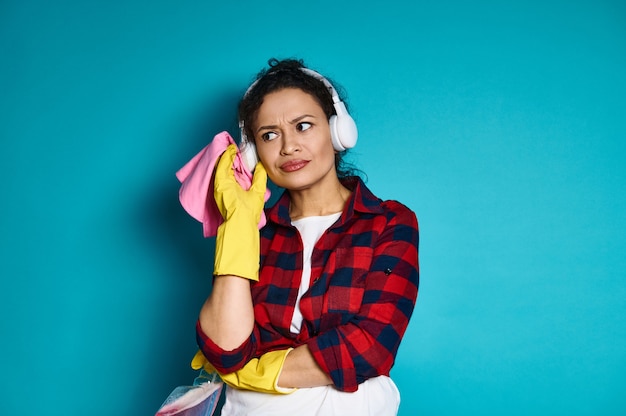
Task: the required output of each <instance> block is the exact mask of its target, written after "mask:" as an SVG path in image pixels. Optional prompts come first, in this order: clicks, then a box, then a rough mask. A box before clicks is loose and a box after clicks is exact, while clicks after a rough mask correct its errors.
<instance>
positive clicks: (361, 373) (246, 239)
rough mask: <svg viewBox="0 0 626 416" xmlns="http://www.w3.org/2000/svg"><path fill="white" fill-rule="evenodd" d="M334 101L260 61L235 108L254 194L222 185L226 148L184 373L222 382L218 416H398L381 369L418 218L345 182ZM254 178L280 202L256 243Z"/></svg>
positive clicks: (311, 82) (229, 181) (411, 297)
mask: <svg viewBox="0 0 626 416" xmlns="http://www.w3.org/2000/svg"><path fill="white" fill-rule="evenodd" d="M333 93H336V91H335V90H334V89H333V88H332V86H331V85H330V83H328V81H327V80H325V79H324V78H323V77H321V75H319V74H317V73H314V72H311V71H310V70H307V69H305V68H304V67H303V65H302V63H301V62H300V61H294V60H285V61H276V60H271V61H270V68H269V69H268V70H266V71H263V72H261V73H260V74H259V76H258V78H257V81H255V83H254V84H253V85H252V86H251V87H250V89H249V90H248V92H247V93H246V94H245V96H244V98H243V99H242V101H241V103H240V106H239V119H240V123H241V125H242V134H243V137H244V140H247V141H249V142H250V143H251V144H254V145H255V146H256V152H257V153H258V157H259V159H260V163H259V164H258V165H257V167H256V170H255V173H254V180H253V185H252V187H251V188H250V190H249V191H244V190H243V189H242V188H241V187H239V186H238V185H237V183H236V181H235V179H234V177H233V175H232V169H231V168H230V167H231V164H232V160H233V159H234V157H235V154H236V148H235V147H234V146H232V147H229V148H228V149H227V151H226V152H225V153H224V155H223V156H222V157H221V158H220V161H219V163H218V166H217V168H216V172H215V198H216V202H217V205H218V207H219V208H220V211H221V213H222V216H223V217H224V223H223V224H222V225H221V226H220V228H219V230H218V235H217V238H216V255H215V269H214V275H215V277H214V283H213V289H212V292H211V294H210V296H209V297H208V299H207V300H206V302H205V304H204V305H203V307H202V309H201V311H200V316H199V319H198V324H197V339H198V344H199V346H200V349H201V351H202V354H198V355H197V356H196V358H195V359H194V365H195V366H196V367H199V366H200V365H202V364H204V365H205V367H207V368H215V369H216V370H217V371H218V372H219V373H220V375H222V376H223V379H224V380H225V381H226V383H227V384H229V386H230V387H229V388H228V390H227V394H226V403H225V405H224V408H223V410H222V414H224V415H239V414H240V415H247V414H254V415H262V414H267V415H281V414H285V415H287V414H289V415H292V414H294V412H297V414H298V415H309V414H310V415H315V414H323V415H332V414H338V415H341V414H376V415H395V414H396V413H397V410H398V405H399V400H400V398H399V394H398V390H397V388H396V387H395V385H394V383H393V381H391V379H390V378H389V371H390V369H391V367H392V365H393V363H394V359H395V355H396V353H397V349H398V346H399V344H400V341H401V339H402V336H403V334H404V331H405V330H406V327H407V325H408V322H409V318H410V316H411V314H412V311H413V307H414V305H415V300H416V297H417V287H418V280H419V272H418V252H417V246H418V228H417V220H416V217H415V214H414V213H413V212H411V211H410V210H409V209H408V208H407V207H405V206H403V205H402V204H400V203H398V202H396V201H381V200H379V199H378V198H377V197H375V196H374V195H373V194H372V193H371V192H370V191H369V189H367V187H366V186H365V185H364V184H363V182H362V181H361V180H360V179H359V178H358V177H354V176H349V175H348V174H346V173H345V172H344V170H343V167H342V156H343V153H344V150H345V148H343V149H342V144H341V143H337V137H334V136H333V134H335V133H336V132H334V124H335V123H336V121H337V120H336V117H333V116H336V113H337V108H339V107H338V106H337V105H335V104H336V103H333ZM335 101H337V99H335ZM340 111H341V110H340ZM340 116H341V115H340ZM341 122H342V121H340V123H341ZM331 129H333V133H331ZM348 130H350V128H348ZM354 133H356V131H355V132H354ZM340 134H341V133H340ZM348 134H350V133H349V132H348ZM351 139H354V140H356V137H354V138H348V141H350V140H351ZM339 140H341V138H340V139H339ZM348 146H349V145H348ZM266 175H267V176H269V178H270V179H271V180H272V182H274V183H275V184H276V185H278V186H279V187H281V188H284V189H285V192H284V194H283V195H282V196H281V198H280V199H279V200H278V202H277V203H276V204H275V205H274V206H273V207H271V208H269V209H268V210H267V211H266V216H267V225H266V226H265V227H264V228H263V229H262V230H261V232H260V237H259V232H258V230H257V223H258V221H259V218H260V216H261V212H262V210H263V194H264V192H265V182H266ZM259 259H260V261H259ZM204 357H206V359H205V358H204ZM207 360H208V362H210V364H208V363H207V362H206V361H207ZM272 393H273V394H272Z"/></svg>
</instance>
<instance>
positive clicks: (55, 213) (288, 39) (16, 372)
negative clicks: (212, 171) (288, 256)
mask: <svg viewBox="0 0 626 416" xmlns="http://www.w3.org/2000/svg"><path fill="white" fill-rule="evenodd" d="M0 55H1V63H0V119H1V123H0V139H1V141H0V143H1V144H0V173H1V174H2V204H1V206H0V213H1V215H0V231H1V232H0V250H1V252H0V253H1V260H0V274H1V282H2V286H1V292H0V293H2V302H0V316H1V321H0V322H1V327H0V334H2V348H1V350H0V352H1V353H0V365H1V367H0V369H1V372H0V381H1V385H0V387H1V388H0V394H1V398H2V411H1V412H2V413H3V414H19V415H42V414H47V415H111V414H116V415H149V414H154V412H155V411H156V409H157V408H158V407H159V405H160V404H161V402H162V401H163V400H164V399H165V397H166V396H167V394H168V393H169V392H170V391H171V390H172V389H173V388H174V387H175V386H176V385H179V384H187V383H190V382H191V381H192V379H193V376H194V373H193V372H192V371H191V370H189V369H188V362H189V360H190V358H191V356H192V355H193V353H194V352H195V339H194V323H195V318H196V315H197V312H198V310H199V308H200V305H201V303H202V301H203V299H204V297H205V296H206V294H207V293H208V291H209V288H210V283H209V281H210V279H209V275H210V273H211V267H212V250H213V247H212V244H213V243H212V241H211V240H204V239H203V238H202V235H201V228H200V225H199V224H198V223H196V222H195V221H194V220H193V219H191V218H190V217H188V216H187V215H186V213H185V212H184V211H183V210H182V208H181V207H180V206H179V205H178V200H177V192H178V183H177V181H176V179H175V177H174V172H175V171H176V170H177V169H178V168H179V167H180V166H182V165H183V164H184V163H185V162H186V161H187V160H188V159H189V158H190V157H191V156H193V155H194V154H195V153H196V152H197V151H199V150H200V149H201V148H202V147H203V146H204V145H205V144H206V143H207V142H208V141H209V140H210V139H211V138H212V136H213V135H214V134H215V133H217V132H219V131H221V130H225V129H229V130H230V131H231V132H233V133H234V125H235V119H234V118H235V115H234V109H235V106H236V103H237V101H238V99H239V98H240V96H241V94H242V93H243V91H244V90H245V88H246V87H247V84H248V82H249V81H250V80H251V79H252V77H253V75H254V74H255V73H256V72H257V71H258V70H259V69H261V68H262V67H263V66H264V65H265V62H266V61H267V59H268V58H270V57H279V58H284V57H291V56H297V57H302V58H304V59H305V61H306V63H307V64H309V65H310V66H311V67H313V68H315V69H318V70H319V71H321V72H322V73H324V74H326V75H328V76H330V77H331V78H333V79H335V80H336V81H338V82H339V84H341V85H342V86H343V87H344V88H345V90H346V91H347V93H348V98H349V103H350V105H351V108H352V113H353V115H354V117H355V118H356V120H357V123H358V126H359V129H360V142H359V144H358V146H357V147H356V148H355V149H354V152H353V156H352V160H353V161H354V162H355V163H356V164H357V165H358V166H360V167H361V168H362V169H363V170H364V171H365V172H366V173H367V174H368V177H369V181H368V185H369V186H370V187H371V188H372V189H373V190H374V191H375V192H376V193H377V194H378V195H379V196H380V197H383V198H393V199H398V200H401V201H402V202H404V203H405V204H406V205H408V206H409V207H410V208H412V209H413V210H414V211H415V212H416V213H417V215H418V217H419V219H420V227H421V247H420V256H421V273H422V274H421V277H422V280H421V287H420V296H419V299H418V303H417V307H416V310H415V314H414V318H413V320H412V322H411V324H410V326H409V329H408V332H407V334H406V336H405V339H404V341H403V344H402V345H401V347H400V352H399V356H398V359H397V362H396V366H395V367H394V369H393V370H392V376H393V378H394V379H395V380H396V382H397V384H398V386H399V388H400V390H401V393H402V404H401V407H400V415H406V416H408V415H461V414H482V415H496V414H508V415H527V414H535V415H537V414H546V415H548V414H549V415H565V414H567V415H598V414H602V415H623V414H625V413H626V394H624V393H626V282H625V277H626V273H625V269H626V255H625V248H626V234H625V231H626V229H625V228H626V227H625V225H626V224H625V222H626V221H625V214H624V213H625V211H626V196H625V194H626V193H625V192H624V191H625V185H626V168H625V162H626V140H625V139H626V103H625V97H626V5H625V4H624V2H621V1H598V0H595V1H592V0H588V1H560V0H559V1H550V2H544V1H528V0H526V1H506V2H505V1H502V2H498V1H488V0H478V1H475V2H462V1H450V0H443V1H419V0H418V1H415V2H409V1H402V2H395V1H387V2H373V1H372V2H362V1H343V2H340V1H335V0H333V1H330V0H324V1H318V2H294V1H273V2H260V1H239V2H216V1H211V2H208V1H204V2H203V1H191V0H178V1H175V2H174V1H172V2H167V1H158V0H157V1H154V0H152V1H129V2H127V1H90V2H83V1H76V0H59V1H55V2H44V1H34V0H31V1H28V0H20V1H17V0H4V1H2V2H1V3H0Z"/></svg>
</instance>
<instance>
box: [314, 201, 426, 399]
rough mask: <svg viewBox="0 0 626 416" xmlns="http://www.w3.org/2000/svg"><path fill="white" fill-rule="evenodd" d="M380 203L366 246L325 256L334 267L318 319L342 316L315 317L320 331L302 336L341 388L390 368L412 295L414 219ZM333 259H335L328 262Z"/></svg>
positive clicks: (415, 254) (414, 284)
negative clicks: (381, 211) (381, 208)
mask: <svg viewBox="0 0 626 416" xmlns="http://www.w3.org/2000/svg"><path fill="white" fill-rule="evenodd" d="M383 205H384V206H385V215H383V216H378V218H377V219H376V220H375V221H373V222H372V223H371V224H370V225H371V233H373V234H372V235H370V237H371V239H372V242H371V243H372V245H371V247H363V246H361V247H359V246H358V244H357V245H356V247H352V248H345V249H336V250H334V255H331V257H329V262H330V263H331V268H332V269H334V273H333V276H332V278H331V279H330V280H331V282H332V283H331V286H330V288H329V290H328V294H330V295H329V296H327V303H328V309H327V310H325V316H324V317H323V318H322V321H324V320H329V319H333V315H334V313H335V312H337V310H341V313H340V314H339V315H338V316H337V318H336V319H341V322H338V323H339V325H335V326H332V325H328V324H325V323H324V322H320V324H319V329H321V330H323V332H320V333H319V334H315V332H316V331H315V329H314V330H313V334H312V335H315V336H313V337H312V338H311V339H309V340H308V341H307V345H308V346H309V349H310V350H311V352H312V354H313V357H314V358H315V360H316V361H317V363H318V364H319V365H320V367H321V368H322V370H324V371H325V372H326V373H328V374H329V375H330V377H331V378H332V380H333V382H334V384H335V386H336V388H337V389H339V390H342V391H348V392H350V391H356V390H357V389H358V384H359V383H362V382H363V381H365V380H367V379H368V378H371V377H376V376H378V375H388V374H389V371H390V369H391V367H392V366H393V363H394V360H395V356H396V353H397V350H398V347H399V345H400V341H401V339H402V336H403V335H404V332H405V330H406V328H407V325H408V323H409V318H410V317H411V314H412V312H413V308H414V305H415V301H416V298H417V290H418V284H419V266H418V240H419V234H418V226H417V219H416V217H415V214H414V213H413V212H412V211H410V210H409V209H408V208H406V207H404V206H403V205H401V204H399V203H397V202H393V201H388V202H386V203H384V204H383ZM380 217H383V218H385V221H384V224H382V222H383V221H382V219H381V218H380ZM333 257H334V259H333ZM333 261H335V262H337V263H340V265H336V266H334V267H333V266H332V262H333ZM321 278H322V279H323V278H324V275H323V274H322V275H321ZM306 304H307V301H304V306H302V307H303V308H305V307H306ZM335 305H336V306H335ZM325 309H326V308H325ZM324 329H325V330H324Z"/></svg>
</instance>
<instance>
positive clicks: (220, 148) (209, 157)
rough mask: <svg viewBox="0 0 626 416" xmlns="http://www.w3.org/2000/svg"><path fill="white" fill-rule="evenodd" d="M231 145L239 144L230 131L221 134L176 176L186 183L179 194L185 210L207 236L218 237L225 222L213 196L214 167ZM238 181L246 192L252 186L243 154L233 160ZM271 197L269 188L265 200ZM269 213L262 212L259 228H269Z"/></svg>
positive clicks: (250, 175)
mask: <svg viewBox="0 0 626 416" xmlns="http://www.w3.org/2000/svg"><path fill="white" fill-rule="evenodd" d="M229 144H235V141H234V140H233V138H232V137H230V134H228V132H225V131H223V132H221V133H219V134H217V135H216V136H215V137H214V138H213V141H212V142H211V143H209V144H208V145H207V146H206V147H205V148H204V149H202V150H201V151H200V152H199V153H198V154H197V155H195V156H194V157H193V158H192V159H191V160H190V161H189V162H187V163H186V164H185V166H183V167H182V168H180V170H179V171H178V172H176V177H177V178H178V180H179V181H180V182H181V183H182V185H181V186H180V190H179V191H178V199H179V200H180V204H181V205H182V206H183V208H184V209H185V211H187V213H188V214H189V215H191V216H192V217H193V218H195V219H196V220H198V221H200V222H201V223H202V228H203V232H204V236H205V237H213V236H215V235H216V234H217V227H218V226H219V225H220V224H221V223H222V222H223V221H224V219H223V218H222V214H221V213H220V211H219V209H218V208H217V204H216V203H215V198H214V197H213V168H214V167H215V164H216V163H217V161H218V159H219V158H220V156H221V155H222V153H224V151H225V150H226V148H227V147H228V145H229ZM233 169H234V171H235V179H236V180H237V182H238V183H239V185H241V187H242V188H243V189H245V190H248V189H250V186H252V172H250V170H249V169H248V168H247V167H246V165H245V163H243V159H242V158H241V152H239V151H238V152H237V156H236V157H235V160H234V161H233ZM269 197H270V191H269V189H266V190H265V201H266V202H267V200H268V199H269ZM265 221H266V220H265V213H261V220H260V221H259V229H260V228H262V227H263V226H264V225H265Z"/></svg>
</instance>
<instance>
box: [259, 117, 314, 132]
mask: <svg viewBox="0 0 626 416" xmlns="http://www.w3.org/2000/svg"><path fill="white" fill-rule="evenodd" d="M307 117H311V118H315V116H313V115H311V114H303V115H301V116H299V117H296V118H294V119H293V120H291V121H289V124H296V123H297V122H299V121H301V120H303V119H305V118H307ZM277 127H278V126H275V125H271V126H261V127H259V128H258V129H256V132H257V133H258V132H260V131H261V130H272V129H275V128H277Z"/></svg>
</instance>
